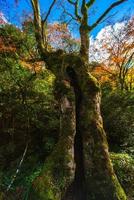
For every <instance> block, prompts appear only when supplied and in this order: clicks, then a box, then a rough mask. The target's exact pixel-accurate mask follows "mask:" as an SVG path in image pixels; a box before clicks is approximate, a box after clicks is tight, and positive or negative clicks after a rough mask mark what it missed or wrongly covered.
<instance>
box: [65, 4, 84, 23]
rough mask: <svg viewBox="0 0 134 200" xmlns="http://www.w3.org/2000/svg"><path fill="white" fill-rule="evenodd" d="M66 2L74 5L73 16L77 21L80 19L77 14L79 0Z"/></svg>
mask: <svg viewBox="0 0 134 200" xmlns="http://www.w3.org/2000/svg"><path fill="white" fill-rule="evenodd" d="M68 2H69V3H70V4H72V5H73V6H74V9H75V10H74V14H75V17H76V18H77V21H79V22H80V21H81V16H80V15H79V14H78V8H79V0H76V1H75V2H74V1H72V0H68Z"/></svg>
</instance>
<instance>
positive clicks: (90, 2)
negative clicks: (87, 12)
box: [86, 0, 95, 8]
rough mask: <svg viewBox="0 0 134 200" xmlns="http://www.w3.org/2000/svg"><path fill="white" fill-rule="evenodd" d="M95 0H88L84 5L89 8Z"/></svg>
mask: <svg viewBox="0 0 134 200" xmlns="http://www.w3.org/2000/svg"><path fill="white" fill-rule="evenodd" d="M94 2H95V0H90V1H88V2H87V3H86V6H87V7H88V8H90V7H91V6H92V5H93V4H94Z"/></svg>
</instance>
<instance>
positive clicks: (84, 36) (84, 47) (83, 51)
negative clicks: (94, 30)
mask: <svg viewBox="0 0 134 200" xmlns="http://www.w3.org/2000/svg"><path fill="white" fill-rule="evenodd" d="M79 32H80V38H81V47H80V55H81V56H82V57H83V58H84V59H85V61H86V62H88V60H89V31H88V27H87V26H84V25H81V26H80V28H79Z"/></svg>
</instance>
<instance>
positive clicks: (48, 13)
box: [42, 0, 56, 23]
mask: <svg viewBox="0 0 134 200" xmlns="http://www.w3.org/2000/svg"><path fill="white" fill-rule="evenodd" d="M55 3H56V0H53V2H52V4H51V5H50V7H49V9H48V12H47V14H46V16H45V19H44V20H43V21H42V22H43V23H45V22H46V21H47V19H48V16H49V15H50V13H51V10H52V8H53V6H54V4H55Z"/></svg>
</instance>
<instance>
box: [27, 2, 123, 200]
mask: <svg viewBox="0 0 134 200" xmlns="http://www.w3.org/2000/svg"><path fill="white" fill-rule="evenodd" d="M124 1H125V0H117V1H115V2H114V3H113V4H112V5H110V6H109V7H108V8H107V9H106V10H105V11H104V13H103V14H102V15H101V16H100V17H99V18H98V19H97V20H96V22H95V23H94V24H92V25H89V23H88V12H89V10H90V8H91V7H92V6H93V4H94V3H95V0H88V1H86V0H82V1H81V2H80V1H79V0H74V1H73V0H68V3H70V4H71V5H72V6H73V7H74V17H75V19H76V20H77V22H78V23H79V33H80V38H81V48H80V52H79V55H78V54H75V53H70V54H69V53H68V54H67V53H66V52H64V51H63V50H57V51H54V52H49V51H48V50H47V48H46V44H45V41H44V24H45V22H46V20H47V18H48V16H49V14H50V12H51V9H52V7H53V5H54V4H55V2H56V0H53V2H52V4H51V6H50V8H49V9H48V13H47V15H46V17H45V18H44V19H41V15H40V8H39V2H38V0H31V3H32V7H33V12H34V25H35V36H36V40H37V44H38V49H39V52H40V56H41V58H42V60H44V62H45V63H46V67H47V69H48V70H50V71H51V72H52V73H53V74H54V75H55V77H56V80H55V96H56V98H57V100H58V101H59V105H60V106H59V109H60V110H61V118H60V139H59V142H58V143H57V145H56V146H55V149H54V150H53V152H52V154H51V155H50V156H49V158H48V159H47V160H46V162H45V164H44V168H43V170H42V173H41V174H40V176H39V177H37V178H36V180H35V181H34V182H33V186H32V190H31V192H30V196H29V198H30V199H31V200H34V199H35V200H37V199H38V200H49V199H51V200H109V199H110V200H126V199H127V198H126V195H125V193H124V191H123V189H122V187H121V185H120V183H119V182H118V179H117V177H116V175H115V173H114V170H113V167H112V164H111V161H110V157H109V152H108V144H107V139H106V134H105V131H104V129H103V121H102V117H101V113H100V100H101V92H100V85H99V83H98V82H97V80H96V79H95V78H94V77H93V76H92V75H91V74H90V73H89V64H88V59H89V58H88V56H89V33H90V32H91V31H92V30H93V29H94V28H95V27H96V26H97V25H98V24H99V23H100V22H101V21H102V20H103V19H104V18H105V17H106V15H107V14H108V13H109V12H110V11H111V10H112V9H113V8H114V7H116V6H118V5H120V4H121V3H123V2H124Z"/></svg>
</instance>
